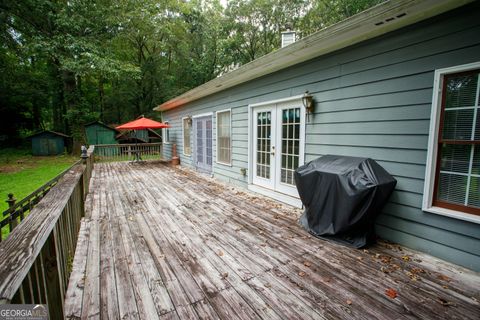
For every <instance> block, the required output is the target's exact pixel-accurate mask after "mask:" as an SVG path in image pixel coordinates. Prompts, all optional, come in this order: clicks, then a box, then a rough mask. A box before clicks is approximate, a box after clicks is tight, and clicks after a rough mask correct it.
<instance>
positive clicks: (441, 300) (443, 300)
mask: <svg viewBox="0 0 480 320" xmlns="http://www.w3.org/2000/svg"><path fill="white" fill-rule="evenodd" d="M437 299H438V302H440V304H441V305H442V306H445V307H448V306H452V305H453V303H451V302H449V301H447V300H445V299H443V298H437Z"/></svg>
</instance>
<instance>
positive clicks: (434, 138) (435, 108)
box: [422, 62, 480, 224]
mask: <svg viewBox="0 0 480 320" xmlns="http://www.w3.org/2000/svg"><path fill="white" fill-rule="evenodd" d="M474 69H480V62H475V63H469V64H464V65H459V66H454V67H449V68H443V69H437V70H435V77H434V81H433V96H432V108H431V114H430V129H429V136H428V149H427V160H426V168H425V184H424V190H423V200H422V210H423V211H425V212H430V213H435V214H439V215H443V216H447V217H451V218H455V219H459V220H465V221H469V222H474V223H479V224H480V216H476V215H474V214H469V213H465V212H461V211H455V210H449V209H445V208H440V207H434V206H433V205H432V204H433V190H434V189H435V172H436V169H437V168H436V164H437V157H438V150H437V145H438V130H439V125H440V114H441V103H442V88H443V77H444V76H445V75H448V74H451V73H459V72H465V71H469V70H474Z"/></svg>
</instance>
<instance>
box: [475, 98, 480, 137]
mask: <svg viewBox="0 0 480 320" xmlns="http://www.w3.org/2000/svg"><path fill="white" fill-rule="evenodd" d="M479 101H480V99H479ZM476 122H477V124H476V129H475V140H480V108H477V119H476Z"/></svg>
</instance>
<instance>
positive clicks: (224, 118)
mask: <svg viewBox="0 0 480 320" xmlns="http://www.w3.org/2000/svg"><path fill="white" fill-rule="evenodd" d="M217 162H219V163H223V164H228V165H230V164H231V162H232V138H231V111H230V110H226V111H219V112H217Z"/></svg>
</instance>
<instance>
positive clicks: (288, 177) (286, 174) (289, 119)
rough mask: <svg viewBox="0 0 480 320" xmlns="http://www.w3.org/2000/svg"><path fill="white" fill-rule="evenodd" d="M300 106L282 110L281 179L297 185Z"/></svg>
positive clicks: (283, 181)
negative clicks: (295, 175)
mask: <svg viewBox="0 0 480 320" xmlns="http://www.w3.org/2000/svg"><path fill="white" fill-rule="evenodd" d="M299 145H300V108H290V109H284V110H282V143H281V147H282V150H281V154H282V156H281V164H280V166H281V167H280V181H281V182H282V183H286V184H289V185H295V180H294V175H293V173H294V171H295V169H296V168H298V165H299V159H300V150H299V149H298V146H299Z"/></svg>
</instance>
